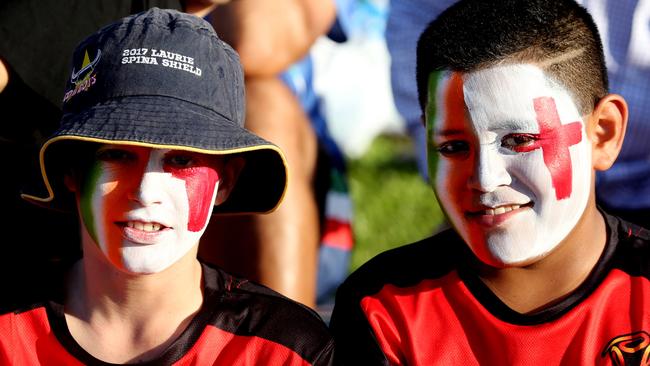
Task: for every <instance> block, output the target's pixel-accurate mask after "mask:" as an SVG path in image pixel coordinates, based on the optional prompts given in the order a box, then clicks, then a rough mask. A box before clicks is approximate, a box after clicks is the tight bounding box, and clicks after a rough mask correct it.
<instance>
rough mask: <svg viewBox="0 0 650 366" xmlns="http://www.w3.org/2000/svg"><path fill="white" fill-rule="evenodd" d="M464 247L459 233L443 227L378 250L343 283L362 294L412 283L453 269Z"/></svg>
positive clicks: (440, 275)
mask: <svg viewBox="0 0 650 366" xmlns="http://www.w3.org/2000/svg"><path fill="white" fill-rule="evenodd" d="M466 251H469V250H468V249H467V245H466V244H465V242H464V241H463V240H462V239H461V238H460V237H459V236H458V234H456V232H455V231H454V230H452V229H449V230H445V231H443V232H441V233H439V234H437V235H435V236H432V237H429V238H426V239H423V240H421V241H419V242H416V243H413V244H408V245H404V246H401V247H398V248H395V249H391V250H388V251H385V252H383V253H380V254H378V255H377V256H375V257H374V258H372V259H371V260H370V261H368V262H367V263H365V264H364V265H362V266H361V267H360V268H359V269H357V270H356V271H355V272H354V273H353V274H352V275H350V277H349V278H348V279H347V280H346V281H345V283H350V284H353V286H354V288H355V292H359V293H363V294H364V295H371V294H375V293H377V292H379V290H381V288H382V287H383V286H385V285H386V284H392V285H395V286H398V287H409V286H413V285H416V284H418V283H419V282H421V281H422V280H425V279H436V278H440V277H443V276H444V275H446V274H448V273H449V272H451V271H453V270H454V269H456V268H457V267H458V265H459V263H460V260H461V257H462V256H463V253H464V252H466ZM360 285H361V286H363V287H359V286H360ZM348 286H350V285H348Z"/></svg>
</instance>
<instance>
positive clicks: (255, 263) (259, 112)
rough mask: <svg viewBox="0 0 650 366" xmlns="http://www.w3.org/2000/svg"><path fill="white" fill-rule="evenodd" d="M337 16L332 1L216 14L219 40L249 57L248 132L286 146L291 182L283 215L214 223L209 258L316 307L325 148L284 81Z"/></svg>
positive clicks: (286, 0) (293, 1)
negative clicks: (320, 153)
mask: <svg viewBox="0 0 650 366" xmlns="http://www.w3.org/2000/svg"><path fill="white" fill-rule="evenodd" d="M334 17H335V8H334V3H333V1H330V0H234V1H232V2H230V3H228V4H226V5H223V6H218V7H217V8H216V9H215V11H214V12H213V13H212V14H211V21H212V24H213V26H214V28H215V30H216V31H217V34H219V36H220V37H221V38H222V39H223V40H224V41H226V42H228V43H229V44H231V45H232V46H233V47H234V48H235V49H236V50H237V52H239V54H240V57H241V62H242V65H243V68H244V74H245V77H246V92H247V96H246V103H247V105H246V128H248V129H249V130H251V131H253V132H254V133H256V134H258V135H260V136H262V137H263V138H265V139H267V140H269V141H271V142H273V143H275V144H277V145H278V146H280V148H281V149H282V150H283V151H284V153H285V155H286V158H287V161H288V164H289V179H288V182H287V183H288V188H287V192H286V194H285V197H284V201H283V202H282V204H281V205H280V207H279V208H278V209H277V210H276V211H275V212H273V213H271V214H268V215H248V216H245V215H244V216H237V217H223V218H220V219H219V220H214V222H213V223H211V225H209V226H208V229H207V231H206V234H205V235H204V239H203V245H202V246H201V256H202V257H203V258H204V259H206V260H208V261H210V262H214V263H216V264H219V265H220V266H222V267H224V268H225V269H226V270H230V271H232V272H234V273H240V274H242V275H244V276H246V277H248V278H251V279H254V280H256V281H258V282H260V283H262V284H264V285H267V286H269V287H271V288H272V289H274V290H276V291H278V292H280V293H282V294H284V295H286V296H288V297H290V298H292V299H294V300H297V301H299V302H302V303H304V304H306V305H308V306H312V307H313V306H314V305H315V300H316V272H317V268H318V258H317V253H318V246H319V243H320V224H319V219H318V207H317V204H316V197H315V192H314V188H313V177H314V172H315V169H316V158H317V146H318V144H317V138H316V135H315V133H314V130H313V129H312V128H311V126H310V122H309V119H308V117H307V115H306V114H305V112H304V111H303V110H302V108H301V106H300V103H299V102H298V100H297V98H295V96H294V95H293V94H292V93H291V92H290V90H289V88H287V87H286V85H284V83H283V82H281V81H280V80H279V79H278V78H277V75H278V74H279V73H280V72H282V71H283V70H285V69H286V68H287V67H289V66H290V65H291V64H293V63H294V62H296V61H299V60H301V59H302V58H303V57H304V56H305V55H306V54H307V52H308V51H309V48H310V47H311V45H312V44H313V42H314V41H315V40H316V38H318V37H319V36H321V35H323V34H325V32H327V31H328V30H329V27H330V25H331V23H332V22H333V21H334ZM261 184H264V183H263V182H261ZM206 242H207V244H206Z"/></svg>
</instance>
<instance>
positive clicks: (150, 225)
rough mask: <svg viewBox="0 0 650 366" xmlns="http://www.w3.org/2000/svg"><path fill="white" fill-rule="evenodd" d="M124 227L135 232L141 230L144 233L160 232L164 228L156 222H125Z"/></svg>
mask: <svg viewBox="0 0 650 366" xmlns="http://www.w3.org/2000/svg"><path fill="white" fill-rule="evenodd" d="M126 227H130V228H133V229H136V230H141V231H146V232H153V231H160V230H163V229H165V228H166V227H165V226H164V225H161V224H159V223H157V222H142V221H127V222H126Z"/></svg>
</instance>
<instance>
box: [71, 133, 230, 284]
mask: <svg viewBox="0 0 650 366" xmlns="http://www.w3.org/2000/svg"><path fill="white" fill-rule="evenodd" d="M222 166H223V163H222V162H221V160H218V158H216V157H213V156H209V155H205V154H199V153H193V152H187V151H181V150H163V149H151V148H146V147H134V146H127V145H104V146H102V147H101V148H100V149H99V150H98V152H97V154H96V159H95V161H94V163H93V165H92V167H91V168H90V171H89V172H88V174H87V176H86V179H85V181H84V184H83V186H82V189H81V192H80V196H81V197H80V211H81V215H82V218H83V222H84V224H85V226H86V229H87V231H88V233H89V234H90V236H91V237H92V239H93V240H94V241H95V244H97V246H98V247H99V248H100V250H101V251H102V252H103V253H104V254H105V256H106V258H107V259H108V261H109V262H110V263H111V264H113V265H114V266H116V267H118V268H119V269H121V270H123V271H126V272H131V273H140V274H147V273H156V272H160V271H163V270H164V269H166V268H168V267H169V266H171V265H172V264H174V263H175V262H176V261H178V260H179V259H180V258H182V257H183V256H184V255H185V254H187V253H188V252H189V251H190V249H192V248H193V247H194V246H195V245H197V244H198V241H199V239H200V237H201V235H202V234H203V232H204V231H205V228H206V227H207V224H208V221H209V217H210V214H211V213H212V209H213V207H214V206H213V205H214V201H215V199H216V194H217V189H218V186H219V175H218V172H220V171H221V170H220V169H221V168H222Z"/></svg>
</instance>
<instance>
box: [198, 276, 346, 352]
mask: <svg viewBox="0 0 650 366" xmlns="http://www.w3.org/2000/svg"><path fill="white" fill-rule="evenodd" d="M204 275H205V276H206V283H211V282H212V283H217V288H216V289H212V290H214V292H213V293H212V294H210V295H208V294H207V289H206V297H208V296H215V297H216V298H215V299H214V300H215V301H214V302H213V310H212V317H211V319H210V320H209V324H211V325H213V326H215V327H217V328H219V329H222V330H225V331H227V332H231V333H233V334H236V335H241V336H255V337H260V338H264V339H266V340H269V341H272V342H275V343H278V344H281V345H283V346H285V347H287V348H289V349H291V350H293V351H294V352H296V353H297V354H299V355H300V356H301V357H302V358H304V359H305V360H307V361H309V362H314V361H316V360H323V357H324V358H327V357H329V356H328V355H326V354H325V353H331V352H332V351H333V346H334V344H333V340H332V337H331V335H330V332H329V330H328V329H327V326H326V325H325V323H324V322H323V320H322V319H321V318H320V317H319V316H318V314H316V312H314V311H313V310H311V309H310V308H308V307H306V306H304V305H302V304H300V303H298V302H296V301H293V300H291V299H289V298H287V297H285V296H282V295H281V294H279V293H277V292H275V291H273V290H271V289H269V288H267V287H265V286H262V285H260V284H257V283H254V282H250V281H248V280H244V279H240V278H236V277H233V276H232V275H230V274H228V273H226V272H224V271H222V270H221V269H218V268H211V267H208V266H205V265H204ZM208 276H213V277H214V279H212V280H211V279H209V278H207V277H208Z"/></svg>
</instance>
